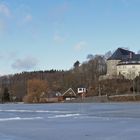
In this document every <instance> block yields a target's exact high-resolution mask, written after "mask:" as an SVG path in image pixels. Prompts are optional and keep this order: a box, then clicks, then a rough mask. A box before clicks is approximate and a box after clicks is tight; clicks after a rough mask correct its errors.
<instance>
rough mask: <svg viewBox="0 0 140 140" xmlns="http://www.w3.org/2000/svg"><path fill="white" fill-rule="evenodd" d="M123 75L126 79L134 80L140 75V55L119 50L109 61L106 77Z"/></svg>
mask: <svg viewBox="0 0 140 140" xmlns="http://www.w3.org/2000/svg"><path fill="white" fill-rule="evenodd" d="M119 75H123V76H124V77H125V78H126V79H134V78H135V77H136V76H139V75H140V54H135V53H134V52H132V51H129V50H125V49H122V48H118V49H117V50H116V51H115V52H114V53H113V55H112V56H111V57H110V58H109V59H108V60H107V75H106V77H114V76H119Z"/></svg>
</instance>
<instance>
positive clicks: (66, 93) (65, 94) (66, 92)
mask: <svg viewBox="0 0 140 140" xmlns="http://www.w3.org/2000/svg"><path fill="white" fill-rule="evenodd" d="M62 96H76V93H75V92H74V91H73V89H72V88H69V89H68V90H66V91H65V92H64V93H63V95H62Z"/></svg>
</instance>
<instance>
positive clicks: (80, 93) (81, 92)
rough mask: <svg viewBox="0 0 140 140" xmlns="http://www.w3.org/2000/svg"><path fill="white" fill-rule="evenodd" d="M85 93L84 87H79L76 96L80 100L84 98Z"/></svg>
mask: <svg viewBox="0 0 140 140" xmlns="http://www.w3.org/2000/svg"><path fill="white" fill-rule="evenodd" d="M86 92H87V89H86V88H85V87H83V86H82V87H79V88H78V89H77V94H78V96H80V97H82V98H84V97H85V96H86Z"/></svg>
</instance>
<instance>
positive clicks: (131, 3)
mask: <svg viewBox="0 0 140 140" xmlns="http://www.w3.org/2000/svg"><path fill="white" fill-rule="evenodd" d="M139 7H140V0H0V75H3V74H13V73H17V72H22V71H32V70H33V71H34V70H49V69H64V70H68V69H70V68H72V67H73V64H74V62H75V61H77V60H79V61H80V62H81V63H82V62H83V61H85V60H86V57H87V55H88V54H93V55H94V54H105V53H106V52H108V51H109V50H111V51H114V50H115V49H116V48H118V47H125V48H129V49H130V50H132V51H135V52H137V51H138V50H140V47H139V45H140V8H139Z"/></svg>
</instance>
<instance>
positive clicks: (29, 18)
mask: <svg viewBox="0 0 140 140" xmlns="http://www.w3.org/2000/svg"><path fill="white" fill-rule="evenodd" d="M32 19H33V17H32V15H31V14H27V15H26V16H25V17H24V19H23V21H24V23H28V22H31V21H32Z"/></svg>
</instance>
